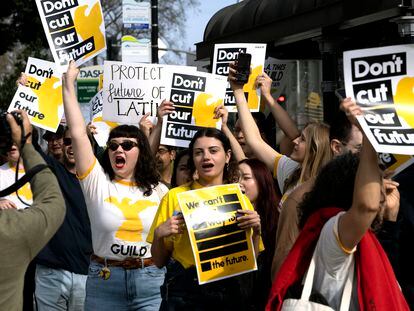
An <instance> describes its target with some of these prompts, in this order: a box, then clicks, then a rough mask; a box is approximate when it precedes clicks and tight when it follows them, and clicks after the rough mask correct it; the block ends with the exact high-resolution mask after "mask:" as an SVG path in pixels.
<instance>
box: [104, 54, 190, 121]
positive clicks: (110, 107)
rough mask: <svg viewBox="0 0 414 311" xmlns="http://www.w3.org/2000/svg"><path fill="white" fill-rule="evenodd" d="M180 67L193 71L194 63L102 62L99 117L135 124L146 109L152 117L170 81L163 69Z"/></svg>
mask: <svg viewBox="0 0 414 311" xmlns="http://www.w3.org/2000/svg"><path fill="white" fill-rule="evenodd" d="M176 68H184V69H182V70H186V71H188V72H194V71H195V70H196V69H195V68H194V67H184V66H168V65H158V64H141V63H123V62H113V61H105V62H104V77H103V85H104V86H103V90H104V91H103V101H104V106H103V118H104V120H107V121H112V122H117V123H121V124H135V125H136V124H138V122H139V120H140V119H141V118H142V116H143V115H145V114H146V113H147V112H149V113H150V115H151V116H152V117H153V118H152V120H151V121H154V119H155V116H156V114H157V108H158V107H159V105H160V104H161V102H162V101H163V100H164V99H166V98H168V97H167V96H168V95H167V90H166V89H167V87H168V86H169V85H170V82H169V81H168V78H167V72H168V71H169V70H174V69H176ZM153 123H154V122H153Z"/></svg>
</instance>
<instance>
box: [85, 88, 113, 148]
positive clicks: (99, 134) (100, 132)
mask: <svg viewBox="0 0 414 311" xmlns="http://www.w3.org/2000/svg"><path fill="white" fill-rule="evenodd" d="M102 93H103V91H102V90H100V91H99V92H98V93H97V94H96V95H95V96H94V97H93V98H92V99H91V101H90V109H91V120H92V123H93V125H94V126H95V128H96V134H94V135H93V137H94V138H95V140H96V142H97V143H98V145H99V146H101V147H103V146H105V145H106V142H107V141H108V136H109V132H110V131H111V130H112V129H113V128H115V127H117V126H118V125H119V124H117V123H115V122H110V121H104V120H103V119H102V107H103V96H102Z"/></svg>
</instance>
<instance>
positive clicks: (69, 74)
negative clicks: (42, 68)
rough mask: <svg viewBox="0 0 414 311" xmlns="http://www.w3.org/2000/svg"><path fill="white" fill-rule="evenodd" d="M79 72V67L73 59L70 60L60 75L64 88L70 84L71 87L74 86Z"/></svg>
mask: <svg viewBox="0 0 414 311" xmlns="http://www.w3.org/2000/svg"><path fill="white" fill-rule="evenodd" d="M78 74H79V68H78V67H77V66H76V63H75V61H73V60H71V61H70V63H69V67H68V70H67V71H66V73H64V74H63V75H62V82H63V86H64V89H66V90H67V88H68V87H69V86H70V87H71V88H72V87H73V86H74V84H75V81H76V79H77V77H78Z"/></svg>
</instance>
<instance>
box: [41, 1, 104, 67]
mask: <svg viewBox="0 0 414 311" xmlns="http://www.w3.org/2000/svg"><path fill="white" fill-rule="evenodd" d="M36 4H37V9H38V11H39V14H40V17H41V19H42V24H43V29H44V30H45V33H46V37H47V41H48V42H49V47H50V50H51V52H52V55H53V58H54V60H55V62H56V65H57V66H58V70H60V71H65V70H66V67H67V65H68V64H69V61H71V60H75V61H76V64H77V65H78V66H79V65H81V64H83V63H84V62H86V61H87V60H89V59H91V58H93V57H94V56H96V55H98V54H99V53H101V52H102V51H104V50H105V49H106V40H105V25H104V19H103V15H102V8H101V3H100V1H99V0H36Z"/></svg>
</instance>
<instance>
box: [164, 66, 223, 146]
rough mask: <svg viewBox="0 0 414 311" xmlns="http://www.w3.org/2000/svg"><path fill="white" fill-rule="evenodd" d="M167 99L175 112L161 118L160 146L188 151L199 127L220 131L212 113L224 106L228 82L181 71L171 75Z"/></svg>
mask: <svg viewBox="0 0 414 311" xmlns="http://www.w3.org/2000/svg"><path fill="white" fill-rule="evenodd" d="M167 79H168V81H171V84H170V88H168V92H167V97H168V98H170V101H171V102H173V103H174V107H175V111H174V112H173V113H171V114H169V115H168V116H165V117H164V122H163V124H162V131H161V144H163V145H172V146H177V147H188V145H189V144H190V141H191V139H192V138H193V136H194V135H195V133H196V132H197V131H198V130H199V129H200V128H201V127H215V128H220V127H221V120H220V119H214V109H215V108H216V107H217V106H218V105H220V104H222V103H223V100H224V95H225V92H226V84H227V79H226V78H225V77H222V76H218V75H213V74H209V73H204V72H195V73H191V74H187V73H183V72H182V71H173V72H171V73H170V78H167Z"/></svg>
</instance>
